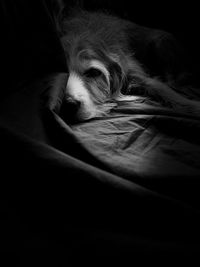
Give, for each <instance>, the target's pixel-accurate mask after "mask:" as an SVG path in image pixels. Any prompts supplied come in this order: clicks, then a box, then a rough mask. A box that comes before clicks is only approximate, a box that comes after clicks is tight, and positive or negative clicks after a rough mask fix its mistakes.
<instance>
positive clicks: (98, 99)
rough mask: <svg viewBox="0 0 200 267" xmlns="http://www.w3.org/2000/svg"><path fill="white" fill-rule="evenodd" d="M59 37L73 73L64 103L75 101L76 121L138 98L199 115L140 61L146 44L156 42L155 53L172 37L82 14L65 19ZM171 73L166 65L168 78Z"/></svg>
mask: <svg viewBox="0 0 200 267" xmlns="http://www.w3.org/2000/svg"><path fill="white" fill-rule="evenodd" d="M59 32H60V36H61V42H62V45H63V48H64V51H65V55H66V61H67V65H68V67H69V74H70V75H69V80H68V85H67V87H66V104H67V103H68V104H69V103H70V101H71V103H72V102H73V101H74V102H75V103H73V104H75V105H76V111H74V112H76V117H77V119H78V120H85V119H90V118H92V117H96V116H102V115H105V114H106V113H107V112H109V110H110V109H112V108H113V107H114V106H115V105H116V104H117V103H118V101H122V100H123V101H131V100H134V99H135V95H139V96H141V97H148V98H150V99H153V100H155V101H158V102H159V103H161V104H162V105H164V106H166V107H169V108H172V109H174V110H176V111H178V112H184V113H190V114H192V115H197V116H199V114H200V104H199V102H197V101H193V100H190V99H187V98H186V97H184V96H182V95H181V94H179V93H177V92H176V91H175V90H173V89H172V88H170V86H169V85H168V84H167V82H166V80H164V81H162V80H161V79H158V78H156V77H154V76H152V73H151V69H150V68H148V67H151V66H148V62H147V65H145V64H144V63H145V62H144V61H143V60H142V59H143V58H144V57H143V56H141V55H142V53H143V54H145V52H146V50H145V42H149V40H154V46H155V48H156V45H157V43H156V42H158V41H159V40H160V39H159V38H160V37H163V36H165V37H166V36H167V37H169V38H171V36H168V33H165V32H162V31H159V30H155V29H148V28H145V27H141V26H138V25H136V24H133V23H132V22H129V21H126V20H123V19H120V18H118V17H115V16H111V15H107V14H103V13H99V12H92V13H91V12H87V11H83V10H78V11H77V10H76V11H74V10H73V11H71V12H70V14H68V16H67V17H64V18H62V20H61V22H60V26H59ZM140 58H141V62H139V59H140ZM156 60H157V61H159V60H160V62H163V63H164V62H167V60H166V61H165V60H163V59H162V55H161V57H160V58H159V53H158V58H155V61H156ZM165 67H166V69H165ZM167 68H168V65H167V63H166V66H163V69H164V70H165V74H168V73H167V72H168V69H167ZM163 79H164V76H163ZM83 91H85V92H84V93H83ZM77 103H79V105H77ZM75 105H74V106H75Z"/></svg>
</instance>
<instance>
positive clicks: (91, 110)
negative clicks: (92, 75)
mask: <svg viewBox="0 0 200 267" xmlns="http://www.w3.org/2000/svg"><path fill="white" fill-rule="evenodd" d="M66 95H67V96H69V97H71V98H72V99H74V100H77V101H79V102H80V103H81V105H80V110H79V111H78V116H79V117H80V118H81V117H83V118H87V119H89V118H92V117H94V116H96V112H97V111H96V107H95V105H94V103H93V101H92V99H91V96H90V94H89V92H88V90H87V88H86V87H85V85H84V82H83V81H82V79H81V77H79V76H78V75H77V74H76V73H75V72H71V73H70V75H69V78H68V82H67V88H66Z"/></svg>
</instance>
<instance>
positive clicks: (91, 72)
mask: <svg viewBox="0 0 200 267" xmlns="http://www.w3.org/2000/svg"><path fill="white" fill-rule="evenodd" d="M102 74H103V73H102V71H101V70H99V69H97V68H89V69H88V70H86V71H85V72H84V75H85V76H86V77H88V78H97V77H100V76H101V75H102Z"/></svg>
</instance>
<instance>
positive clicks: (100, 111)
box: [60, 102, 117, 125]
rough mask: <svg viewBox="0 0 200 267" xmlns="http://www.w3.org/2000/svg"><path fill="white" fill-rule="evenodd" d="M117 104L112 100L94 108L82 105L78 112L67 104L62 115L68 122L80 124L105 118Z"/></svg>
mask: <svg viewBox="0 0 200 267" xmlns="http://www.w3.org/2000/svg"><path fill="white" fill-rule="evenodd" d="M116 105H117V104H116V103H112V102H110V103H104V104H101V105H97V106H95V108H94V107H93V109H89V108H86V107H81V108H79V109H78V110H77V111H76V112H74V110H71V109H69V107H67V105H66V106H65V107H64V109H63V110H62V112H61V114H60V115H61V117H62V118H63V120H64V121H65V122H66V123H67V124H70V125H72V124H78V123H83V122H88V121H90V120H94V119H97V118H103V117H104V118H105V117H106V116H108V114H109V113H110V111H111V110H112V109H113V108H115V107H116Z"/></svg>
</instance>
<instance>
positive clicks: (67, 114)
mask: <svg viewBox="0 0 200 267" xmlns="http://www.w3.org/2000/svg"><path fill="white" fill-rule="evenodd" d="M80 106H81V102H80V101H79V100H77V99H74V98H72V97H65V99H64V100H63V102H62V105H61V109H60V116H61V117H62V118H63V119H64V120H65V121H66V122H69V123H73V122H75V121H76V116H77V112H78V110H79V108H80Z"/></svg>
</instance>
